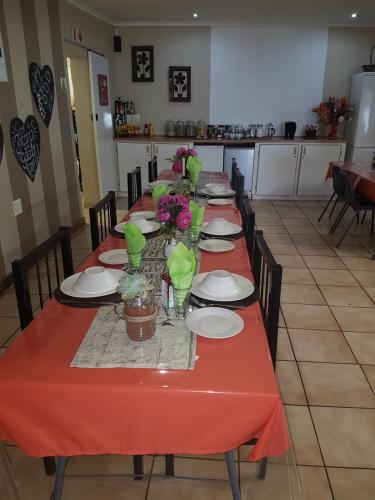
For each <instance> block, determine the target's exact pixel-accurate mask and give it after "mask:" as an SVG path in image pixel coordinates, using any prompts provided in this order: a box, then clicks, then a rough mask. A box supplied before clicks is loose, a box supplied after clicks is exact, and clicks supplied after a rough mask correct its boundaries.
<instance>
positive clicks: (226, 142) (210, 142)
mask: <svg viewBox="0 0 375 500" xmlns="http://www.w3.org/2000/svg"><path fill="white" fill-rule="evenodd" d="M113 140H114V141H115V142H141V143H143V142H147V143H150V142H154V143H176V142H177V143H187V142H189V143H191V142H193V143H194V144H200V145H202V146H204V145H206V146H248V145H250V144H263V143H265V144H293V143H302V142H303V143H312V144H314V143H326V144H342V143H346V142H347V141H346V139H338V138H337V139H328V138H327V137H317V138H316V139H306V138H304V137H295V138H294V139H284V137H283V136H278V137H275V136H274V137H272V139H268V137H260V138H259V137H254V138H249V139H239V140H235V139H234V140H231V139H195V138H193V137H168V136H166V135H153V136H152V137H149V136H143V135H141V136H134V137H114V139H113Z"/></svg>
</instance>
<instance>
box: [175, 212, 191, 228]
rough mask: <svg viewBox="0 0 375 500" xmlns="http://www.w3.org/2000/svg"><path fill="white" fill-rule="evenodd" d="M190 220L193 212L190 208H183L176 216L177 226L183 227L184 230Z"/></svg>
mask: <svg viewBox="0 0 375 500" xmlns="http://www.w3.org/2000/svg"><path fill="white" fill-rule="evenodd" d="M190 221H191V213H190V212H189V210H181V212H180V213H179V214H178V215H177V218H176V226H177V227H178V229H181V230H182V231H183V230H184V229H186V228H187V227H188V226H189V224H190Z"/></svg>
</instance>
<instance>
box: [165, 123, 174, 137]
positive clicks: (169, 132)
mask: <svg viewBox="0 0 375 500" xmlns="http://www.w3.org/2000/svg"><path fill="white" fill-rule="evenodd" d="M165 135H166V136H168V137H174V136H175V135H176V134H175V127H174V121H173V120H167V121H166V123H165Z"/></svg>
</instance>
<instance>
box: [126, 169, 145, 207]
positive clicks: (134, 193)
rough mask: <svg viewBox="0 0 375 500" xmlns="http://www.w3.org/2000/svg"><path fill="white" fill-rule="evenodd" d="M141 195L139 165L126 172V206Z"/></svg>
mask: <svg viewBox="0 0 375 500" xmlns="http://www.w3.org/2000/svg"><path fill="white" fill-rule="evenodd" d="M141 196H142V178H141V167H137V168H135V169H134V170H132V171H131V172H129V173H128V208H129V210H130V209H131V207H132V206H133V205H134V203H135V202H136V201H137V200H138V198H140V197H141Z"/></svg>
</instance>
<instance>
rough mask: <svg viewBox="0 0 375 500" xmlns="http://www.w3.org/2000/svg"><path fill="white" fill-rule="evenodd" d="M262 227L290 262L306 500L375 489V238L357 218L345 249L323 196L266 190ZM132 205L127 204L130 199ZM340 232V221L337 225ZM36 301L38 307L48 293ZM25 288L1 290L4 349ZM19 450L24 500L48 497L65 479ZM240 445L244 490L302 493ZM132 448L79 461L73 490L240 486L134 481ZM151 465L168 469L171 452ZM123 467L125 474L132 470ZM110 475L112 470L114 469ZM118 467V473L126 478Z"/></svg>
mask: <svg viewBox="0 0 375 500" xmlns="http://www.w3.org/2000/svg"><path fill="white" fill-rule="evenodd" d="M252 205H253V209H254V210H255V213H256V221H257V226H258V228H260V229H262V230H263V231H264V233H265V237H266V239H267V241H268V243H269V245H270V248H271V250H272V252H273V253H274V255H275V257H276V259H277V260H278V261H279V262H280V263H281V264H282V265H283V267H284V274H283V288H282V298H281V302H282V305H281V310H282V315H281V318H280V334H279V346H278V363H277V376H278V381H279V385H280V391H281V394H282V397H283V401H284V404H285V408H286V414H287V416H288V420H289V424H290V428H291V433H292V438H293V443H294V447H295V454H296V461H297V465H298V467H297V470H298V476H299V479H300V481H301V485H302V495H300V494H299V491H298V487H297V486H298V485H297V486H296V482H295V481H294V482H293V484H294V488H293V491H294V498H295V499H297V500H370V499H371V500H372V499H373V498H375V395H374V390H375V262H373V261H372V260H371V258H370V257H371V254H372V252H373V250H374V248H375V238H374V239H371V238H369V227H368V225H366V224H365V225H364V226H361V225H357V226H356V227H354V228H353V230H352V234H351V235H350V236H348V238H347V240H346V241H345V242H344V244H343V246H342V247H341V248H340V249H336V248H335V246H334V245H335V243H336V242H337V235H335V236H333V237H332V236H329V235H328V229H329V222H328V219H327V218H325V219H324V220H323V221H322V222H321V223H318V222H317V218H318V216H319V214H320V211H321V206H322V202H316V201H305V202H283V201H279V202H277V201H275V202H271V201H254V202H252ZM118 208H119V210H121V212H120V214H121V215H123V214H124V210H125V209H126V203H124V202H120V203H118ZM337 233H338V235H339V234H340V230H338V231H337ZM72 247H73V259H74V261H75V264H76V265H78V264H79V263H80V262H81V261H82V259H84V258H85V257H86V255H88V254H89V253H90V250H91V243H90V232H89V229H88V227H86V228H84V229H83V230H81V231H80V232H79V233H78V234H76V235H75V236H74V238H73V241H72ZM34 307H35V308H36V309H37V308H38V302H37V300H35V301H34ZM17 316H18V315H17V304H16V300H15V295H14V290H12V289H10V290H9V291H8V293H6V294H5V295H3V296H1V297H0V331H1V334H0V355H1V354H2V353H3V351H4V350H5V348H6V347H7V346H9V344H10V343H11V341H12V340H13V339H14V338H15V335H17V334H19V331H18V330H17V329H18V319H17ZM8 451H9V454H10V457H11V460H12V464H13V467H14V470H15V475H16V478H17V483H18V486H19V488H20V492H21V498H22V500H23V499H25V500H36V499H38V500H44V499H46V500H48V499H49V498H50V495H51V491H52V488H53V482H52V480H51V478H48V477H46V476H45V475H44V473H43V468H42V463H41V461H40V460H38V459H32V458H29V457H26V456H25V455H23V454H22V453H21V452H20V451H18V450H17V449H15V448H14V447H8ZM247 451H248V450H247V449H246V447H243V448H242V449H241V450H240V453H239V456H240V458H241V461H240V462H238V463H239V464H240V476H241V483H242V491H243V500H274V499H276V498H277V499H278V500H284V498H285V500H290V494H289V488H288V476H287V469H286V467H285V465H280V464H279V463H277V460H276V461H275V462H276V463H271V464H269V467H268V471H267V477H266V480H265V481H261V482H259V481H257V482H255V481H254V480H253V478H254V465H253V464H249V463H247V462H246V453H247ZM223 458H224V457H223V456H217V455H216V456H214V457H205V458H204V459H198V458H192V457H181V458H177V459H176V472H177V473H178V474H183V475H188V476H198V475H199V476H203V477H205V476H206V477H207V476H209V477H213V478H226V469H225V462H224V461H223ZM131 470H132V461H131V458H129V457H112V456H106V457H83V458H76V459H73V460H71V461H70V463H69V465H68V474H78V475H79V474H81V475H82V474H84V475H89V477H86V476H85V477H68V479H67V481H66V485H65V488H64V496H63V498H64V499H67V500H68V499H69V500H85V499H90V500H102V499H105V500H107V499H109V498H111V499H113V500H116V499H120V498H121V499H123V498H124V499H125V498H126V499H130V500H145V499H147V500H169V499H173V500H177V499H178V500H179V499H181V500H185V499H186V500H211V499H212V500H222V499H223V500H230V499H231V493H230V489H229V487H228V485H226V484H225V483H221V482H213V481H211V480H205V481H190V480H181V481H180V480H176V479H165V478H160V477H155V476H154V477H153V478H152V479H145V480H143V481H133V480H132V479H131V478H130V477H126V476H124V474H130V473H131ZM146 471H147V472H151V471H152V473H153V474H160V473H162V472H163V459H162V458H161V457H148V458H147V461H146ZM121 474H122V477H121ZM102 475H107V476H106V477H105V476H102ZM116 475H118V476H117V477H116Z"/></svg>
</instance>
